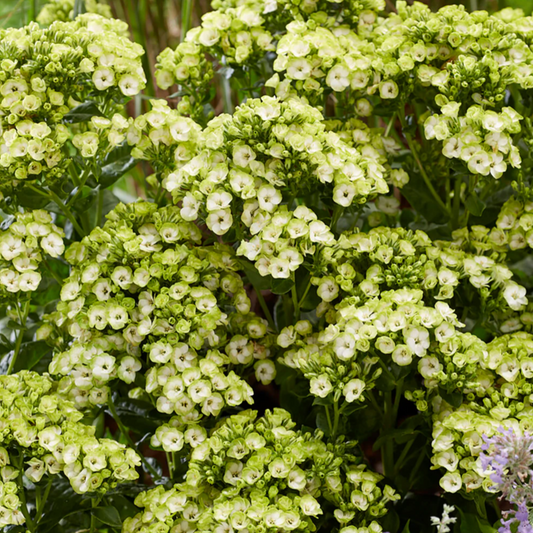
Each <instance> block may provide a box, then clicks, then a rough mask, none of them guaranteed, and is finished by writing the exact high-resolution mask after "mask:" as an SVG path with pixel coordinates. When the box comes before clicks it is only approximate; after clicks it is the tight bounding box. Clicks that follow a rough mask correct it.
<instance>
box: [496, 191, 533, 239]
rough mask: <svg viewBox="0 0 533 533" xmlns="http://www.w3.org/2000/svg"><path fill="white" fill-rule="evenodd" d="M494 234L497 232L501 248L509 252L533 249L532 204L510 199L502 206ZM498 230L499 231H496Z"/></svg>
mask: <svg viewBox="0 0 533 533" xmlns="http://www.w3.org/2000/svg"><path fill="white" fill-rule="evenodd" d="M496 228H497V229H495V230H493V231H495V232H498V235H499V236H500V238H501V240H500V241H499V242H498V244H500V245H501V246H505V245H507V246H509V248H510V249H511V250H522V249H524V248H533V202H532V201H523V200H520V199H518V198H511V199H510V200H508V201H507V202H505V204H504V205H503V207H502V209H501V211H500V214H499V215H498V220H497V221H496ZM498 230H500V231H498Z"/></svg>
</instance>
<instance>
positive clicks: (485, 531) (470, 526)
mask: <svg viewBox="0 0 533 533" xmlns="http://www.w3.org/2000/svg"><path fill="white" fill-rule="evenodd" d="M457 510H458V511H459V515H460V517H461V525H460V531H461V533H496V529H495V528H493V527H492V526H491V525H490V524H489V523H488V522H487V521H486V520H481V519H480V518H479V517H478V516H476V515H475V514H472V513H464V512H463V511H462V510H461V509H459V508H458V509H457Z"/></svg>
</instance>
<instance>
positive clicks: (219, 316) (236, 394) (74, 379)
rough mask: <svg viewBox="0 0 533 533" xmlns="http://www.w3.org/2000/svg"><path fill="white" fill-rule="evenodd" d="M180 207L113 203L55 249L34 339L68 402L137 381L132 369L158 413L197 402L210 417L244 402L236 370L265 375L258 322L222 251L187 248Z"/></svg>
mask: <svg viewBox="0 0 533 533" xmlns="http://www.w3.org/2000/svg"><path fill="white" fill-rule="evenodd" d="M179 211H180V210H179V208H178V207H165V208H161V209H158V208H157V206H156V205H155V204H151V203H148V202H137V203H133V204H128V205H123V204H120V205H119V206H117V207H116V208H115V209H114V210H113V211H112V212H111V213H110V214H109V215H108V221H107V222H106V224H105V225H104V226H103V227H102V228H97V229H95V230H94V231H93V232H92V233H91V234H90V235H88V236H87V237H85V238H84V239H83V240H82V241H81V242H79V243H74V244H73V245H72V246H71V247H70V248H69V249H68V251H67V252H66V255H65V257H66V259H67V260H68V261H69V262H70V263H71V264H72V265H73V268H72V270H71V274H70V277H69V278H68V279H66V280H65V282H64V285H63V287H62V289H61V302H60V303H59V304H58V306H57V311H56V312H55V313H53V314H52V315H51V317H50V319H49V322H50V323H49V324H48V325H45V326H43V328H41V330H40V332H39V337H40V338H46V337H48V338H50V339H51V340H52V342H53V343H55V344H56V346H57V347H58V351H57V352H56V354H55V356H54V359H53V361H52V363H51V366H50V371H51V372H52V374H58V375H61V376H64V377H63V379H62V380H61V383H62V388H63V389H64V390H65V391H68V392H69V394H71V395H72V397H73V398H75V399H76V402H77V403H78V404H81V405H88V404H102V403H105V401H106V398H107V394H108V384H109V383H110V382H111V381H112V380H114V379H116V378H118V379H120V380H122V381H123V382H125V383H128V384H132V383H134V382H135V383H140V382H139V379H140V374H139V373H140V371H141V369H143V372H142V374H143V375H144V376H145V383H144V389H145V390H146V392H148V393H149V394H152V395H153V397H154V402H155V403H156V406H157V408H158V410H159V411H161V412H163V413H169V414H170V413H172V412H175V413H177V414H179V415H183V416H187V419H188V420H194V419H196V418H198V416H200V415H199V413H198V412H197V410H196V407H198V408H200V409H201V410H202V412H203V413H204V414H206V415H213V414H214V415H216V414H218V413H219V412H220V410H221V409H222V407H223V406H224V405H239V404H240V403H242V402H243V401H246V400H250V398H251V394H252V393H251V388H250V386H249V385H248V384H247V383H246V382H245V381H244V380H243V379H242V378H241V377H240V374H241V373H242V372H244V370H245V369H246V368H249V367H254V368H255V373H256V376H257V379H259V380H260V381H262V382H266V383H268V382H269V381H271V380H272V379H273V377H274V375H275V370H274V365H273V363H272V361H270V360H268V359H267V358H268V357H269V355H270V348H269V344H270V343H271V341H270V336H269V334H268V332H267V326H266V324H265V321H264V320H262V319H260V318H259V317H257V316H256V315H255V314H254V313H251V312H250V300H249V298H248V296H247V294H246V291H245V290H244V287H243V282H242V279H241V278H240V276H239V275H238V274H237V270H238V266H237V263H236V260H235V255H234V252H233V250H232V249H231V248H229V247H226V246H222V245H218V244H217V245H211V246H200V245H198V243H199V240H200V237H201V234H200V231H199V229H198V228H197V227H196V226H195V225H194V224H193V223H191V222H186V221H184V220H183V219H182V218H181V216H180V214H179ZM195 243H196V245H195ZM54 324H55V327H56V328H58V329H59V332H60V333H62V335H63V337H65V334H66V338H62V337H61V336H59V337H57V335H58V332H57V331H54ZM69 337H70V338H71V339H72V341H71V342H70V341H69ZM66 342H69V344H68V345H66V344H65V343H66ZM138 376H139V378H138Z"/></svg>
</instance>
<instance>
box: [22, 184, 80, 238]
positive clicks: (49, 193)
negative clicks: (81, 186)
mask: <svg viewBox="0 0 533 533" xmlns="http://www.w3.org/2000/svg"><path fill="white" fill-rule="evenodd" d="M28 187H29V188H30V189H31V190H32V191H34V192H36V193H37V194H40V195H41V196H45V197H46V198H49V199H50V200H52V201H53V202H54V203H56V204H57V206H58V207H59V209H61V211H63V214H64V215H65V217H66V218H67V219H68V220H70V222H71V224H72V225H73V226H74V229H75V230H76V231H77V232H78V234H79V235H80V237H85V231H84V230H83V229H82V228H81V226H80V225H79V224H78V222H77V220H76V219H75V218H74V216H73V214H72V213H71V212H70V211H69V209H68V208H67V206H66V205H65V204H64V203H63V202H62V201H61V198H59V196H58V195H57V194H56V193H55V192H54V191H52V189H48V190H47V192H43V191H41V190H40V189H38V188H37V187H35V186H33V185H28Z"/></svg>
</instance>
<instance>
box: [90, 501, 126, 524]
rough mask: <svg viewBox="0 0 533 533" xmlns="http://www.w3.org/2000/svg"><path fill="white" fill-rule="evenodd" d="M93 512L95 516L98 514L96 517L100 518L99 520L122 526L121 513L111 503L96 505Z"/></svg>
mask: <svg viewBox="0 0 533 533" xmlns="http://www.w3.org/2000/svg"><path fill="white" fill-rule="evenodd" d="M91 512H92V514H93V515H94V516H96V518H98V520H100V522H103V523H104V524H107V525H108V526H111V527H115V528H121V527H122V519H121V518H120V514H119V512H118V511H117V510H116V509H115V508H114V507H112V506H111V505H108V506H107V507H96V508H95V509H93V510H92V511H91Z"/></svg>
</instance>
